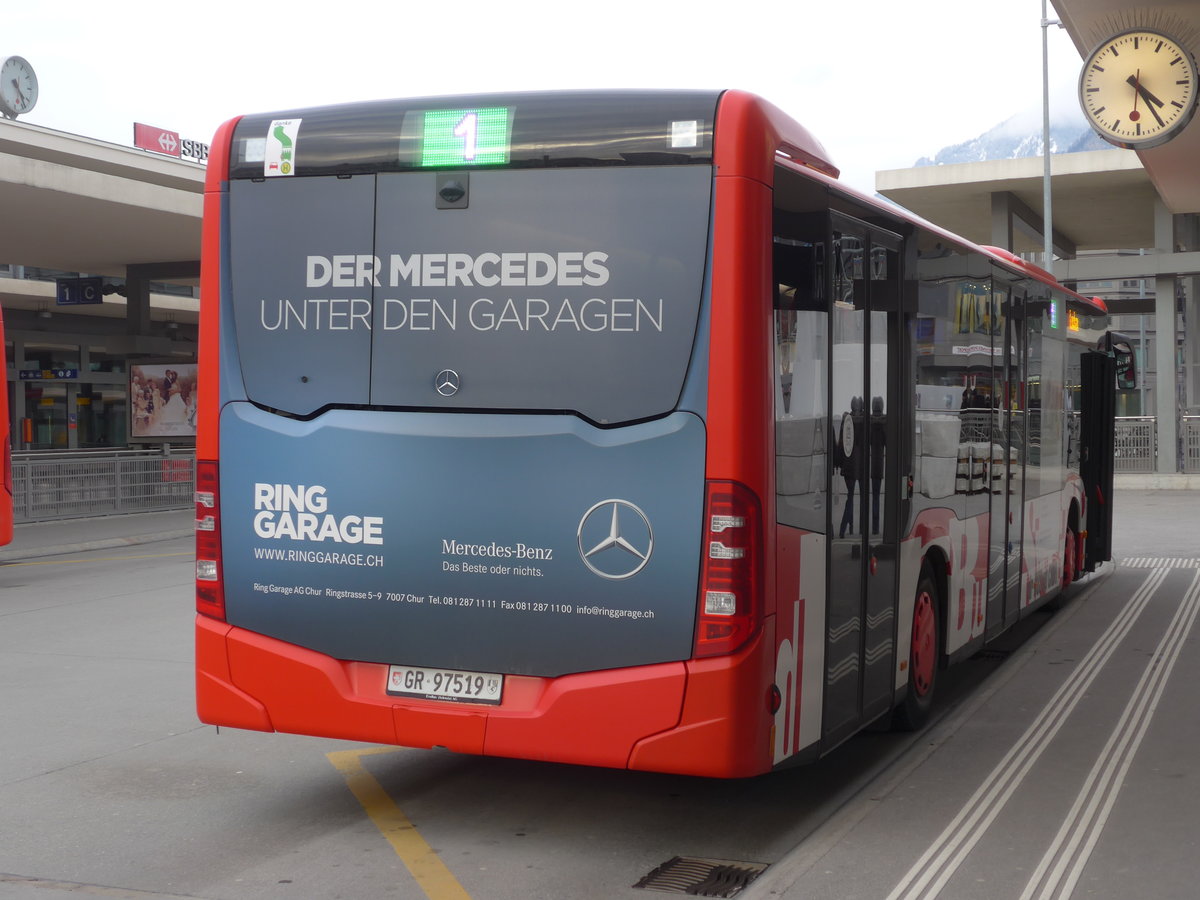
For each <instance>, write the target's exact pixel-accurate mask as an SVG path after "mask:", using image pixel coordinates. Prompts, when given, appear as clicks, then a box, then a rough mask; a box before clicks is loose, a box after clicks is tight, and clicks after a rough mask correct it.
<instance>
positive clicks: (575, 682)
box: [196, 615, 771, 777]
mask: <svg viewBox="0 0 1200 900" xmlns="http://www.w3.org/2000/svg"><path fill="white" fill-rule="evenodd" d="M764 645H769V644H766V643H765V642H764V638H763V636H761V635H760V637H759V639H758V640H756V641H754V642H752V644H751V645H750V646H749V647H748V648H746V649H745V650H744V651H743V652H741V653H739V654H736V655H733V656H729V657H721V658H719V659H713V660H700V661H689V662H675V663H662V664H658V665H652V666H639V667H632V668H625V669H611V670H606V671H601V672H586V673H580V674H576V675H566V676H563V677H560V678H533V677H527V676H519V675H510V676H508V677H507V678H506V680H505V689H504V702H503V704H502V705H501V706H498V707H492V706H475V705H470V704H455V703H442V702H436V701H426V700H407V699H403V698H398V697H392V696H389V695H388V694H387V693H386V692H385V690H384V685H385V683H386V680H387V666H385V665H381V664H378V663H360V662H343V661H340V660H336V659H332V658H330V657H328V656H325V655H323V654H320V653H316V652H314V651H312V650H307V649H305V648H302V647H297V646H295V645H293V644H288V643H285V642H283V641H279V640H276V639H274V638H270V637H265V636H263V635H260V634H256V633H254V632H250V631H246V630H243V629H240V628H235V627H233V626H231V625H228V624H225V623H223V622H218V621H215V620H213V619H210V618H208V617H207V616H203V615H197V617H196V704H197V712H198V714H199V717H200V719H201V721H203V722H207V723H209V724H212V725H225V726H230V727H234V728H247V729H252V730H258V731H283V732H289V733H294V734H309V735H317V736H321V737H330V738H339V739H344V740H354V741H366V742H370V743H380V744H396V745H401V746H406V747H445V748H447V749H450V750H454V751H457V752H460V753H473V754H483V755H488V756H507V757H517V758H522V759H538V760H545V761H552V762H560V763H572V764H577V765H589V766H605V767H610V768H633V769H647V770H652V771H665V772H680V773H685V774H694V775H707V776H715V777H740V776H745V775H753V774H757V773H759V772H764V771H767V770H768V769H769V768H770V746H771V744H770V725H771V717H770V716H769V715H768V710H767V708H766V692H767V689H768V687H769V684H770V681H769V679H768V680H764V679H765V678H766V675H765V674H764V673H765V672H766V670H767V667H766V666H765V665H764V663H763V660H762V653H761V648H762V647H763V646H764ZM759 696H761V697H762V698H763V702H761V703H758V702H747V699H746V698H747V697H752V698H757V697H759Z"/></svg>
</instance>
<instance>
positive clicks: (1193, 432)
mask: <svg viewBox="0 0 1200 900" xmlns="http://www.w3.org/2000/svg"><path fill="white" fill-rule="evenodd" d="M1182 434H1183V471H1184V472H1187V473H1188V474H1189V475H1200V416H1184V417H1183V430H1182Z"/></svg>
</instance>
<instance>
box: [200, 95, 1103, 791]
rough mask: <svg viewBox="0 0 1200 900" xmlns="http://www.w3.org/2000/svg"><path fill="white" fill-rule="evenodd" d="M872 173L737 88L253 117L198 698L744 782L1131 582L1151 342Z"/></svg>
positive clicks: (256, 718) (470, 743)
mask: <svg viewBox="0 0 1200 900" xmlns="http://www.w3.org/2000/svg"><path fill="white" fill-rule="evenodd" d="M837 174H838V173H837V169H836V168H835V167H834V166H833V164H832V163H831V162H830V161H829V160H828V155H827V154H826V152H825V150H824V148H823V147H822V146H821V144H820V143H819V142H818V141H817V140H816V139H815V138H813V136H812V135H810V134H809V133H808V131H806V130H805V129H804V128H803V127H802V126H800V125H798V124H797V123H795V122H794V121H792V120H791V119H789V118H788V117H787V116H786V115H785V114H783V113H782V112H781V111H780V110H778V109H777V108H776V107H774V106H772V105H771V104H769V103H767V102H765V101H764V100H762V99H759V98H758V97H755V96H752V95H750V94H746V93H742V92H737V91H725V92H658V93H656V92H572V93H540V94H539V93H533V94H513V95H485V96H467V97H453V98H435V99H423V100H395V101H381V102H372V103H360V104H353V105H347V106H332V107H324V108H317V109H307V110H296V111H288V112H281V113H273V114H264V115H256V116H247V117H243V118H239V119H235V120H232V121H230V122H228V123H227V124H226V125H224V126H223V127H222V128H221V129H220V130H219V132H218V133H217V135H216V138H215V140H214V141H213V144H212V151H211V156H210V159H209V166H208V183H207V188H206V195H205V208H204V245H203V267H202V300H201V326H200V327H201V347H200V368H201V375H200V377H201V381H202V388H201V390H200V404H201V405H200V410H199V433H198V438H197V440H198V446H197V488H198V490H197V503H196V517H197V564H196V565H197V580H196V597H197V599H196V606H197V617H196V642H197V644H196V665H197V683H196V691H197V705H198V710H199V715H200V718H201V719H202V720H203V721H205V722H208V723H213V724H218V725H228V726H234V727H240V728H247V729H257V730H261V731H282V732H292V733H300V734H310V735H321V736H328V737H335V738H343V739H353V740H359V741H369V742H377V743H384V744H397V745H404V746H410V747H443V748H449V749H451V750H455V751H459V752H464V753H474V754H488V755H497V756H510V757H522V758H534V759H543V760H553V761H559V762H567V763H577V764H585V765H596V766H611V767H619V768H630V769H642V770H655V771H663V772H680V773H691V774H698V775H708V776H718V777H738V776H747V775H754V774H757V773H762V772H766V771H769V770H771V769H772V768H774V767H778V766H782V765H786V764H790V763H794V762H801V761H804V760H808V759H812V758H815V757H816V756H819V755H821V754H823V753H825V752H828V751H829V750H831V749H832V748H833V747H835V746H837V745H838V744H839V743H840V742H842V741H844V740H845V739H846V738H847V737H849V736H850V735H852V734H853V733H855V732H856V731H858V730H859V729H861V728H862V727H863V726H864V725H866V724H868V723H871V722H873V721H875V720H877V719H880V718H881V717H884V716H891V717H892V721H893V722H894V723H895V724H896V725H897V726H899V727H903V728H914V727H917V726H919V725H920V724H921V723H922V722H923V721H924V720H925V718H926V717H927V715H928V713H929V709H930V706H931V704H932V701H933V697H934V694H935V691H936V687H937V682H938V673H939V671H940V670H941V669H942V668H943V667H944V666H946V665H948V664H951V663H953V662H955V661H957V660H960V659H963V658H965V657H966V656H968V655H970V654H973V653H975V652H977V651H978V650H979V649H981V648H982V647H983V646H984V645H985V644H986V643H987V642H988V641H990V640H992V639H993V638H994V637H996V636H997V635H999V634H1000V633H1002V632H1004V631H1005V630H1006V629H1008V628H1009V627H1010V626H1011V625H1012V624H1013V623H1014V622H1016V621H1017V620H1019V619H1020V618H1021V617H1022V616H1025V615H1027V614H1028V613H1029V612H1030V611H1031V610H1033V609H1034V608H1036V607H1038V606H1039V605H1041V604H1043V603H1045V602H1047V601H1048V600H1050V599H1051V598H1053V597H1055V596H1057V595H1058V594H1060V592H1061V591H1062V590H1063V588H1064V587H1065V586H1066V585H1068V584H1069V583H1070V582H1071V581H1073V580H1074V579H1075V578H1077V577H1079V576H1080V575H1081V574H1082V573H1084V572H1087V571H1091V570H1093V569H1094V568H1095V567H1096V566H1097V565H1098V564H1099V563H1100V562H1101V561H1102V560H1105V559H1108V558H1109V555H1110V551H1109V545H1108V542H1107V531H1108V529H1109V528H1110V527H1111V507H1110V506H1109V505H1108V504H1109V502H1110V497H1111V490H1110V487H1111V478H1112V471H1111V456H1112V452H1111V441H1112V437H1111V434H1112V394H1113V380H1114V378H1113V372H1114V368H1115V361H1114V359H1113V355H1114V354H1113V353H1112V352H1110V351H1109V350H1108V349H1107V347H1108V344H1106V343H1105V339H1106V331H1105V328H1106V325H1107V314H1106V311H1105V309H1104V307H1103V305H1102V304H1101V303H1099V302H1098V301H1094V300H1090V299H1088V298H1085V297H1082V296H1080V295H1078V294H1075V293H1073V292H1071V291H1068V290H1066V289H1064V288H1063V287H1061V286H1060V285H1058V284H1057V283H1055V282H1054V280H1053V279H1052V278H1051V277H1050V276H1049V275H1048V274H1047V273H1045V272H1043V271H1041V270H1040V269H1037V268H1035V267H1033V266H1030V265H1028V264H1026V263H1024V262H1022V261H1021V260H1020V259H1019V258H1017V257H1015V256H1013V255H1011V254H1009V253H1007V252H1005V251H1003V250H998V249H995V248H988V247H981V246H975V245H972V244H971V243H969V242H967V241H965V240H962V239H960V238H957V237H955V236H954V235H951V234H949V233H947V232H945V231H942V230H941V229H939V228H937V227H935V226H933V225H930V224H929V223H927V222H924V221H922V220H920V219H917V218H915V217H912V216H910V215H907V214H906V213H904V212H903V211H901V210H899V209H896V208H894V207H891V206H889V205H886V204H884V203H881V202H879V201H877V200H875V199H873V198H871V197H868V196H865V195H863V194H860V193H858V192H856V191H854V190H852V189H850V188H848V187H846V186H844V185H842V184H840V183H839V182H838V181H837ZM1106 440H1107V444H1106V443H1105V441H1106ZM1083 447H1087V448H1088V451H1089V452H1088V453H1087V454H1084V453H1082V452H1081V448H1083ZM1106 458H1107V459H1108V460H1109V462H1108V464H1107V466H1105V464H1104V460H1105V459H1106Z"/></svg>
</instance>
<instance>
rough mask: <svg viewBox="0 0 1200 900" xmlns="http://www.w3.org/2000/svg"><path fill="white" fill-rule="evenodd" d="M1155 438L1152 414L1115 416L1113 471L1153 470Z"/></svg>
mask: <svg viewBox="0 0 1200 900" xmlns="http://www.w3.org/2000/svg"><path fill="white" fill-rule="evenodd" d="M1157 439H1158V428H1157V427H1156V422H1155V419H1154V416H1117V420H1116V439H1115V441H1114V449H1113V456H1114V459H1113V471H1114V472H1117V473H1129V472H1153V471H1154V461H1155V456H1156V454H1157V452H1158V447H1157V442H1158V441H1157Z"/></svg>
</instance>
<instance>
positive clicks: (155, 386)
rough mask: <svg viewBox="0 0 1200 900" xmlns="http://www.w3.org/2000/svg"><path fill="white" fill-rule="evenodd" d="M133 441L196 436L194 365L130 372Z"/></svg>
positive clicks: (173, 364) (149, 367) (143, 367)
mask: <svg viewBox="0 0 1200 900" xmlns="http://www.w3.org/2000/svg"><path fill="white" fill-rule="evenodd" d="M129 409H130V414H131V416H132V419H133V422H132V427H131V428H130V430H129V434H130V437H131V438H132V439H133V440H143V441H146V440H169V439H172V438H194V437H195V436H196V364H195V363H176V362H171V363H164V364H161V365H135V366H131V367H130V369H129Z"/></svg>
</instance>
